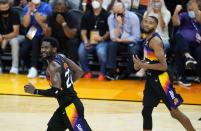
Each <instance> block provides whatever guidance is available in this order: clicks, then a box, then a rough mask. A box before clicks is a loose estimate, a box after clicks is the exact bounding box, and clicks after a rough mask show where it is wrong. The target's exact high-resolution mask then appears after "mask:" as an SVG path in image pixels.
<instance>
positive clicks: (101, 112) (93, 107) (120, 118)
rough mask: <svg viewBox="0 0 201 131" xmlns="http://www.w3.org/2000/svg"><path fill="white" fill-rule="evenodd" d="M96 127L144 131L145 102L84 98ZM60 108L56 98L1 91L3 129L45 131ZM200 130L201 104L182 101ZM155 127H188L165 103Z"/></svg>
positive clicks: (161, 130) (175, 130) (179, 130)
mask: <svg viewBox="0 0 201 131" xmlns="http://www.w3.org/2000/svg"><path fill="white" fill-rule="evenodd" d="M82 101H83V104H84V106H85V117H86V119H87V121H88V123H89V125H90V126H91V128H92V129H93V131H142V116H141V109H142V103H141V102H125V101H124V102H122V101H105V100H83V99H82ZM56 108H57V103H56V100H55V99H54V98H45V97H30V96H11V95H0V120H1V122H0V131H45V130H46V128H47V126H46V124H47V122H48V120H49V119H50V117H51V116H52V114H53V112H54V110H55V109H56ZM180 109H181V110H182V111H183V112H185V114H186V115H187V116H188V117H189V118H190V120H191V122H192V124H193V125H194V127H195V128H196V131H201V121H198V118H200V117H201V106H198V105H182V106H181V107H180ZM153 131H185V129H184V128H183V127H182V126H181V125H180V124H179V123H178V122H177V121H176V120H174V119H172V118H171V117H170V114H169V113H168V110H167V109H166V107H165V105H163V104H159V106H158V108H156V109H154V112H153Z"/></svg>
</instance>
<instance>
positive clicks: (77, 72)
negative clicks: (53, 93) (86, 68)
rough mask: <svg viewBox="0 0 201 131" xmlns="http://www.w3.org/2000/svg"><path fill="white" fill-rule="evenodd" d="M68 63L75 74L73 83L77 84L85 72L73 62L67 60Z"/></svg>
mask: <svg viewBox="0 0 201 131" xmlns="http://www.w3.org/2000/svg"><path fill="white" fill-rule="evenodd" d="M66 62H67V64H68V66H69V68H70V69H71V71H72V72H73V81H74V82H75V81H76V80H78V79H79V78H81V77H82V75H83V74H84V72H83V70H82V69H81V68H80V67H79V66H78V65H77V64H75V63H74V62H73V61H72V60H70V59H68V58H66Z"/></svg>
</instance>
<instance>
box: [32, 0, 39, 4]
mask: <svg viewBox="0 0 201 131" xmlns="http://www.w3.org/2000/svg"><path fill="white" fill-rule="evenodd" d="M31 2H32V3H34V4H39V3H40V0H31Z"/></svg>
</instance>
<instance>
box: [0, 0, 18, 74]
mask: <svg viewBox="0 0 201 131" xmlns="http://www.w3.org/2000/svg"><path fill="white" fill-rule="evenodd" d="M19 26H20V19H19V14H18V13H17V12H15V11H14V10H12V8H11V7H10V5H9V2H8V0H1V1H0V27H1V28H0V44H1V47H2V49H5V48H6V45H7V43H9V44H10V46H11V54H12V67H11V69H10V73H14V74H18V66H19V42H18V39H17V36H18V34H19ZM0 72H2V68H1V67H0Z"/></svg>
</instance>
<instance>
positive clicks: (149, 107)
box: [142, 77, 160, 131]
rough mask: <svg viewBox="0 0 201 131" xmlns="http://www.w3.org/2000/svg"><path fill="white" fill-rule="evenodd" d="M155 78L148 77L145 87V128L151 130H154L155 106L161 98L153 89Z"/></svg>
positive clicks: (143, 112)
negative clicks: (153, 112) (153, 114)
mask: <svg viewBox="0 0 201 131" xmlns="http://www.w3.org/2000/svg"><path fill="white" fill-rule="evenodd" d="M153 82H154V81H153V78H149V77H148V78H147V80H146V83H145V89H144V97H143V105H144V107H143V109H142V116H143V130H144V131H151V130H152V111H153V109H154V107H155V106H157V105H158V103H159V101H160V99H159V97H158V96H157V94H156V93H155V91H154V90H153V87H152V84H153Z"/></svg>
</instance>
